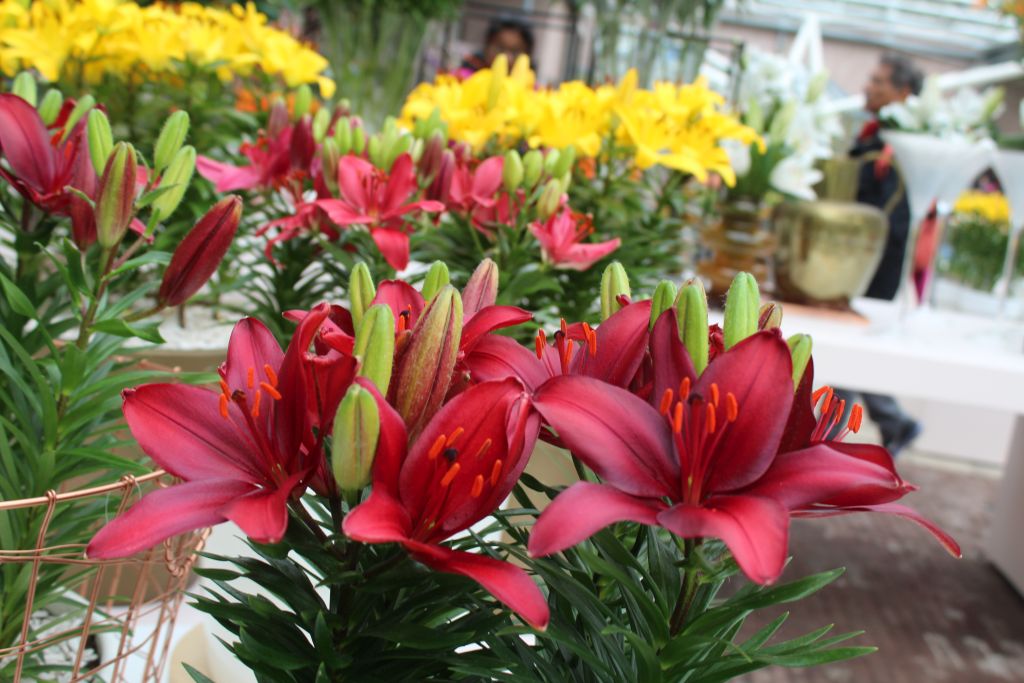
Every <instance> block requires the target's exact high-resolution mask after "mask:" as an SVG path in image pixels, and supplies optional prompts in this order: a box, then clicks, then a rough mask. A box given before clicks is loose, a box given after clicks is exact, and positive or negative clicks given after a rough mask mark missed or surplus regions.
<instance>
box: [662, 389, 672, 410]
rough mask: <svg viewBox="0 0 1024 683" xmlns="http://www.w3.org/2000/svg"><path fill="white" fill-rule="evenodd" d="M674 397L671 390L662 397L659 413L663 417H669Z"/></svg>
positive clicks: (666, 391)
mask: <svg viewBox="0 0 1024 683" xmlns="http://www.w3.org/2000/svg"><path fill="white" fill-rule="evenodd" d="M673 396H674V394H673V393H672V390H671V389H666V390H665V393H664V394H662V395H661V406H660V407H659V408H658V412H660V413H661V414H662V415H668V409H669V408H671V407H672V398H673Z"/></svg>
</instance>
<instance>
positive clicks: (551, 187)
mask: <svg viewBox="0 0 1024 683" xmlns="http://www.w3.org/2000/svg"><path fill="white" fill-rule="evenodd" d="M561 203H562V183H560V182H559V181H557V180H555V179H554V178H552V179H551V180H549V181H548V182H547V184H546V185H545V186H544V191H543V192H541V194H540V199H538V200H537V216H538V217H539V218H540V219H541V220H542V221H546V220H547V219H549V218H551V217H552V216H554V215H555V212H556V211H558V206H559V204H561Z"/></svg>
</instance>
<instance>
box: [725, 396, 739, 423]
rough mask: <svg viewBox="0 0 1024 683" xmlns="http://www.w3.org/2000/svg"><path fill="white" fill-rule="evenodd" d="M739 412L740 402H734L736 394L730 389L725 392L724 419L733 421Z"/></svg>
mask: <svg viewBox="0 0 1024 683" xmlns="http://www.w3.org/2000/svg"><path fill="white" fill-rule="evenodd" d="M739 414H740V404H739V403H737V402H736V396H735V394H733V393H732V392H731V391H730V392H727V393H726V394H725V419H726V421H728V422H735V421H736V417H737V416H738V415H739Z"/></svg>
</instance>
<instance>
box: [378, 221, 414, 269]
mask: <svg viewBox="0 0 1024 683" xmlns="http://www.w3.org/2000/svg"><path fill="white" fill-rule="evenodd" d="M370 235H371V236H372V237H373V241H374V243H375V244H376V245H377V248H378V249H380V253H381V256H383V257H384V260H385V261H387V262H388V265H389V266H391V267H392V268H394V269H395V270H405V267H406V266H408V265H409V236H408V235H406V234H405V233H404V232H402V231H401V230H392V229H390V228H370Z"/></svg>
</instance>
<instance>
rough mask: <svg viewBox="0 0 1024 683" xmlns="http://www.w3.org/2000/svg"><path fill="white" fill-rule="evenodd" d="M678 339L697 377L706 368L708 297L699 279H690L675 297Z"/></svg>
mask: <svg viewBox="0 0 1024 683" xmlns="http://www.w3.org/2000/svg"><path fill="white" fill-rule="evenodd" d="M676 324H677V325H678V326H679V338H680V339H681V340H682V342H683V346H685V347H686V352H687V353H688V354H689V355H690V362H692V363H693V369H694V371H695V372H696V373H697V375H698V376H699V375H700V374H701V373H702V372H704V369H705V368H707V366H708V295H707V293H706V292H705V291H704V283H703V282H701V280H700V278H691V279H689V280H687V281H686V283H685V284H684V285H683V286H682V288H680V290H679V296H677V297H676Z"/></svg>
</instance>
